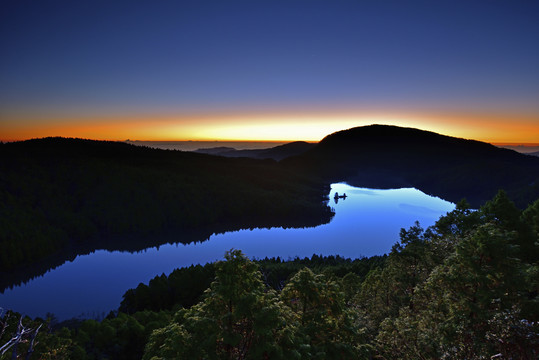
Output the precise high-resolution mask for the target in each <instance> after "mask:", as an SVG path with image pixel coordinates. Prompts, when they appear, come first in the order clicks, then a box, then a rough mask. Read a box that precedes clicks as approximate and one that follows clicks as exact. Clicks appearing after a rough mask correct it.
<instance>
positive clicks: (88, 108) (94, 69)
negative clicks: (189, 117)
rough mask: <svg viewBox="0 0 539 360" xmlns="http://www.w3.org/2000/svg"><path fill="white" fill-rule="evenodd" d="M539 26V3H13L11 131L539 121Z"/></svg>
mask: <svg viewBox="0 0 539 360" xmlns="http://www.w3.org/2000/svg"><path fill="white" fill-rule="evenodd" d="M538 19H539V2H537V1H383V0H372V1H313V0H309V1H307V0H305V1H293V0H289V1H255V0H251V1H223V0H221V1H203V0H201V1H162V0H160V1H136V0H131V1H71V0H70V1H25V0H3V1H2V2H1V11H0V52H1V56H0V108H1V110H0V121H2V122H8V121H12V119H19V120H18V121H22V120H21V119H23V118H24V119H27V118H28V119H29V118H36V117H46V118H50V117H54V116H92V115H95V114H98V115H111V116H112V115H122V114H131V113H134V112H142V113H146V114H156V113H182V114H196V113H199V112H208V111H211V112H219V111H223V112H232V113H233V112H236V111H240V112H241V111H245V110H249V111H251V110H254V111H257V110H260V111H288V110H290V109H294V110H296V111H302V110H305V111H310V110H312V109H318V108H323V109H349V110H352V111H361V110H372V109H374V110H377V111H380V109H386V108H387V109H391V110H397V111H423V110H428V111H432V110H434V111H438V110H441V111H448V110H458V111H464V112H469V111H475V112H504V113H514V112H516V113H519V114H528V115H529V114H531V115H533V116H537V115H538V114H539V21H538ZM25 121H29V120H25ZM33 121H36V120H35V119H34V120H33Z"/></svg>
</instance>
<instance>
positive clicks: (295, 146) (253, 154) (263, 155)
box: [195, 141, 316, 161]
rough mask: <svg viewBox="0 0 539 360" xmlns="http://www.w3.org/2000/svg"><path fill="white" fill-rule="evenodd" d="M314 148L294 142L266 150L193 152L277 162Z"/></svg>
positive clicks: (224, 148)
mask: <svg viewBox="0 0 539 360" xmlns="http://www.w3.org/2000/svg"><path fill="white" fill-rule="evenodd" d="M315 146H316V144H313V143H308V142H305V141H295V142H291V143H288V144H284V145H279V146H276V147H272V148H268V149H251V150H237V149H234V148H231V147H223V146H221V147H214V148H206V149H198V150H196V151H195V152H198V153H203V154H209V155H217V156H226V157H248V158H254V159H273V160H277V161H279V160H282V159H285V158H287V157H290V156H294V155H299V154H302V153H304V152H305V151H307V150H310V149H312V148H313V147H315Z"/></svg>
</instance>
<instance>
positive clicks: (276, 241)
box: [0, 184, 455, 319]
mask: <svg viewBox="0 0 539 360" xmlns="http://www.w3.org/2000/svg"><path fill="white" fill-rule="evenodd" d="M336 191H337V192H338V193H339V194H343V193H346V195H348V197H347V198H346V199H345V200H343V199H339V201H338V202H335V200H334V199H333V195H334V193H335V192H336ZM330 199H331V200H330V206H332V207H333V208H335V217H334V218H333V219H332V221H331V222H330V223H329V224H326V225H321V226H317V227H315V228H306V229H281V228H273V229H254V230H241V231H235V232H229V233H225V234H218V235H213V236H211V237H210V239H209V240H208V241H205V242H202V243H196V244H194V243H193V244H189V245H183V244H174V245H163V246H160V247H154V248H149V249H146V250H144V251H142V252H138V253H129V252H120V251H113V252H110V251H104V250H98V251H95V252H94V253H92V254H89V255H82V256H78V257H77V258H76V259H75V260H74V261H71V262H67V263H65V264H63V265H62V266H60V267H58V268H56V269H54V270H51V271H49V272H47V273H46V274H45V275H43V276H42V277H39V278H36V279H34V280H31V281H30V282H28V283H27V284H25V285H22V286H18V287H15V288H13V289H11V290H6V291H5V292H4V294H0V307H2V308H5V309H13V310H15V311H18V312H21V313H24V314H27V315H30V316H32V317H35V316H41V317H43V316H45V314H46V313H47V312H51V313H54V314H55V315H56V316H57V317H58V318H59V319H68V318H72V317H99V316H102V314H106V313H108V312H109V311H110V310H113V309H117V308H118V306H119V305H120V301H121V299H122V295H123V294H124V292H125V291H126V290H127V289H129V288H134V287H136V286H137V285H138V284H139V283H140V282H144V283H147V282H148V281H149V280H150V279H151V278H153V277H155V276H156V275H160V274H162V273H165V274H169V273H170V272H171V271H172V270H174V269H175V268H178V267H183V266H189V265H191V264H204V263H207V262H212V261H215V260H220V259H222V258H223V255H224V253H225V251H227V250H230V249H231V248H235V249H241V250H242V251H243V252H244V253H245V254H246V255H247V256H249V257H251V258H253V257H255V258H264V257H266V256H267V257H274V256H275V257H276V256H280V257H281V258H284V259H287V258H293V257H296V256H299V257H306V256H307V257H310V256H311V255H313V254H319V255H341V256H344V257H349V258H358V257H362V256H371V255H382V254H385V253H387V252H389V250H390V249H391V246H392V245H393V244H394V243H395V242H396V241H398V239H399V231H400V229H401V228H403V227H404V228H408V227H410V226H412V225H413V224H414V222H415V221H416V220H418V221H419V222H420V223H421V225H422V226H423V227H427V226H430V225H432V224H433V223H434V222H435V221H436V220H437V219H438V218H439V217H440V216H441V215H443V214H445V213H446V212H448V211H451V210H453V209H454V207H455V205H454V204H452V203H450V202H447V201H445V200H442V199H439V198H435V197H431V196H428V195H425V194H424V193H422V192H421V191H419V190H416V189H396V190H374V189H365V188H354V187H351V186H348V185H346V184H333V185H332V186H331V193H330Z"/></svg>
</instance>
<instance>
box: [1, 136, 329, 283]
mask: <svg viewBox="0 0 539 360" xmlns="http://www.w3.org/2000/svg"><path fill="white" fill-rule="evenodd" d="M327 192H328V189H327V187H326V186H325V185H324V183H322V182H321V181H317V180H316V179H312V178H309V177H305V176H303V175H301V174H299V173H297V172H295V171H291V170H288V169H286V168H284V167H282V166H280V165H279V164H278V163H277V162H276V161H273V160H255V159H246V158H241V159H235V158H223V157H217V156H210V155H205V154H196V153H193V152H182V151H172V150H160V149H153V148H147V147H142V146H135V145H130V144H125V143H121V142H110V141H94V140H83V139H66V138H45V139H35V140H28V141H23V142H14V143H6V144H2V145H0V291H1V289H3V288H4V287H5V286H8V285H10V282H12V281H15V282H17V281H24V280H25V279H28V278H30V277H31V276H35V275H38V274H40V273H43V272H44V271H46V270H47V268H48V267H50V266H57V265H59V264H61V263H62V262H63V261H65V260H67V259H71V258H73V257H74V256H76V255H77V254H81V253H88V252H91V251H93V250H95V249H108V250H129V251H136V250H142V249H144V248H147V247H149V246H156V245H159V244H162V243H166V242H184V243H188V242H192V241H202V240H205V239H207V238H208V237H209V236H210V235H211V234H212V233H214V232H224V231H231V230H239V229H242V228H243V229H245V228H254V227H272V226H284V227H304V226H315V225H319V224H321V223H325V222H328V221H329V220H330V219H331V216H332V211H331V209H330V208H329V207H327V206H326V205H325V204H324V203H323V202H322V201H321V200H322V199H323V198H324V197H327ZM11 284H13V283H11Z"/></svg>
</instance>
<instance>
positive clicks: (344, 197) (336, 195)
mask: <svg viewBox="0 0 539 360" xmlns="http://www.w3.org/2000/svg"><path fill="white" fill-rule="evenodd" d="M346 197H347V196H346V193H344V194H342V195H339V193H338V192H335V196H334V197H333V198H335V199H346Z"/></svg>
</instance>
